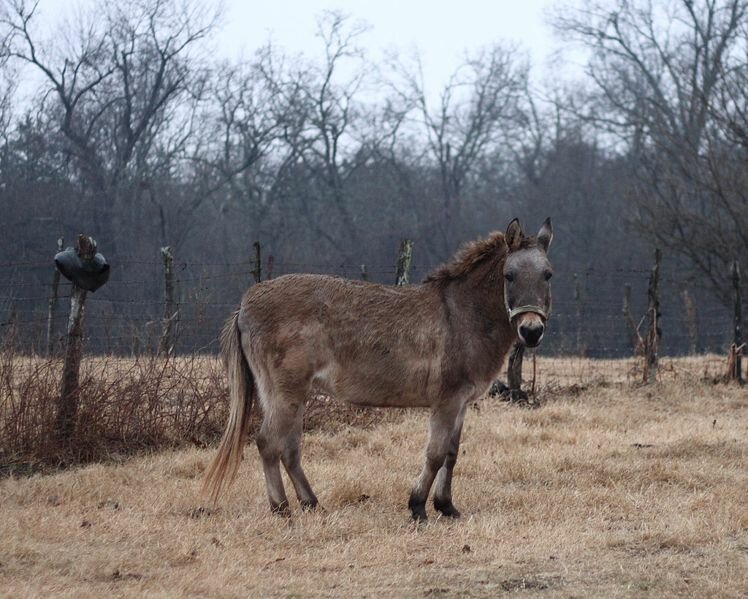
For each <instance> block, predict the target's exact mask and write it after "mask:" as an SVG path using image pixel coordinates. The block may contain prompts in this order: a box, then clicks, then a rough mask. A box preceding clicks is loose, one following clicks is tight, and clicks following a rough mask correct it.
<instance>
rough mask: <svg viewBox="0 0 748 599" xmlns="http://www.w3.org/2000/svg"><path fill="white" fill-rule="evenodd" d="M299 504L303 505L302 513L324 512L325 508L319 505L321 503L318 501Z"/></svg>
mask: <svg viewBox="0 0 748 599" xmlns="http://www.w3.org/2000/svg"><path fill="white" fill-rule="evenodd" d="M299 504H300V505H301V511H302V512H317V511H320V512H324V511H325V510H324V508H323V507H322V506H321V505H320V504H319V501H317V500H316V499H315V500H314V501H300V502H299Z"/></svg>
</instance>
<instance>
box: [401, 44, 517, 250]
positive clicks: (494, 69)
mask: <svg viewBox="0 0 748 599" xmlns="http://www.w3.org/2000/svg"><path fill="white" fill-rule="evenodd" d="M399 74H400V76H401V77H402V79H403V85H402V86H400V89H401V93H403V94H405V95H406V97H408V98H409V100H410V102H412V106H413V108H414V111H415V114H416V115H417V121H418V123H419V125H420V126H421V127H422V128H423V131H424V132H425V137H426V142H427V147H428V152H429V154H430V157H431V158H432V159H433V160H434V161H435V163H436V166H437V169H438V177H439V182H440V185H439V190H440V196H441V198H440V199H441V209H440V215H439V218H438V221H437V223H435V224H436V227H437V229H438V234H439V237H440V241H441V246H442V247H441V248H440V249H441V253H448V252H450V251H451V250H452V249H453V247H454V244H455V243H456V241H457V237H458V236H459V233H460V232H459V230H457V229H456V223H459V222H460V221H461V218H462V214H461V212H462V207H463V202H464V188H465V185H466V183H467V182H468V179H469V177H470V175H471V174H472V173H473V171H474V169H475V167H476V165H477V164H478V162H479V160H480V159H481V158H483V157H484V156H485V154H486V153H487V152H488V151H489V150H494V149H495V148H496V146H497V145H498V143H499V142H500V141H501V140H502V137H503V136H502V134H503V133H505V132H506V131H507V129H508V128H509V126H511V125H513V124H515V123H516V122H517V120H518V118H519V111H518V108H519V98H520V95H521V92H522V90H523V89H524V88H525V86H526V82H527V74H528V65H527V63H526V61H524V60H522V59H521V57H520V56H519V53H518V51H517V50H516V48H513V47H510V46H506V45H501V44H497V45H495V46H492V47H490V48H487V49H485V50H483V51H482V52H480V53H479V54H478V55H476V56H473V57H468V58H467V59H466V60H465V62H464V63H463V64H462V65H461V66H460V67H459V68H458V69H457V70H456V71H455V73H453V75H452V76H451V77H450V79H449V81H448V82H447V84H446V85H445V86H444V88H443V89H442V91H441V93H440V94H439V98H438V101H437V102H436V105H435V106H434V105H433V103H432V101H431V100H432V98H430V97H429V95H428V93H427V91H426V84H425V81H424V76H423V69H422V65H421V63H420V60H419V59H418V58H416V66H415V68H408V67H403V66H402V65H401V66H400V68H399ZM396 87H397V86H396Z"/></svg>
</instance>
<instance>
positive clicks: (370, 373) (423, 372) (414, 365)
mask: <svg viewBox="0 0 748 599" xmlns="http://www.w3.org/2000/svg"><path fill="white" fill-rule="evenodd" d="M407 362H409V363H399V364H395V363H385V364H379V365H378V366H377V365H375V364H372V363H365V364H356V365H347V366H346V367H345V368H342V367H341V366H340V365H337V367H336V368H333V369H331V370H330V371H329V372H330V374H331V375H332V376H331V377H330V378H329V382H330V383H331V384H330V386H329V389H330V392H331V393H333V394H334V395H335V396H336V397H337V398H338V399H342V400H345V401H347V402H349V403H352V404H355V405H358V406H377V407H418V406H430V405H431V403H432V402H433V400H434V398H435V397H436V395H437V393H438V390H439V385H440V381H439V378H438V373H437V372H436V369H435V368H434V366H433V364H432V363H431V362H430V361H425V360H422V361H415V360H408V361H407Z"/></svg>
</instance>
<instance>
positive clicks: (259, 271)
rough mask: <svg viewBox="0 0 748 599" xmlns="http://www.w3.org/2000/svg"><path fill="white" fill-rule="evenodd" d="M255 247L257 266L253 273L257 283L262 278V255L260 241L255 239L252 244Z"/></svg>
mask: <svg viewBox="0 0 748 599" xmlns="http://www.w3.org/2000/svg"><path fill="white" fill-rule="evenodd" d="M252 245H253V246H254V248H255V268H254V270H253V271H252V274H253V275H254V277H255V283H259V282H260V281H261V280H262V255H261V253H260V242H259V241H255V242H254V243H253V244H252Z"/></svg>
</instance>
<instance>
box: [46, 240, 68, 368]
mask: <svg viewBox="0 0 748 599" xmlns="http://www.w3.org/2000/svg"><path fill="white" fill-rule="evenodd" d="M64 243H65V238H64V237H60V238H58V239H57V252H58V253H59V252H61V251H62V250H63V244H64ZM59 289H60V271H59V269H58V268H57V267H55V274H54V275H53V276H52V291H51V292H50V294H49V304H48V306H47V355H48V356H51V355H52V352H53V351H54V348H55V347H54V346H55V339H54V334H55V316H56V315H57V296H58V293H59Z"/></svg>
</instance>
